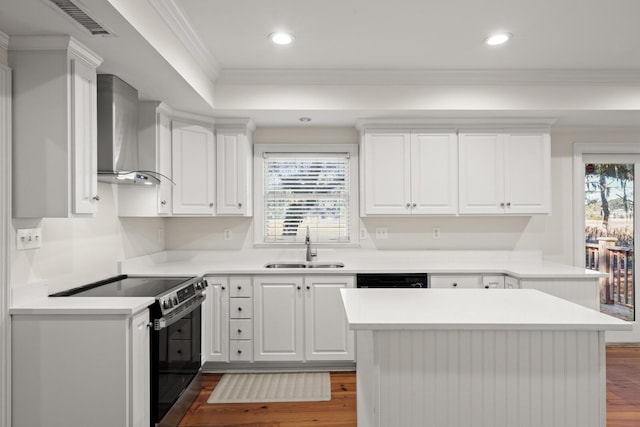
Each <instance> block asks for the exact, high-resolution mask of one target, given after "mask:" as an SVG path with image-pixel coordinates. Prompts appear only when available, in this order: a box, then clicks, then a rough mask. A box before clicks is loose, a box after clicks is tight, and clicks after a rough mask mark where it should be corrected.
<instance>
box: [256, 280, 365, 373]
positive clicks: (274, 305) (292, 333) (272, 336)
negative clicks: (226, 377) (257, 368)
mask: <svg viewBox="0 0 640 427" xmlns="http://www.w3.org/2000/svg"><path fill="white" fill-rule="evenodd" d="M354 285H355V281H354V278H353V277H352V276H306V277H302V276H279V277H266V276H265V277H256V278H254V284H253V286H254V316H255V318H254V337H255V346H254V359H255V360H256V361H268V360H277V361H286V360H298V361H301V360H307V361H314V360H347V361H348V360H354V357H355V351H354V342H355V339H354V335H353V332H352V331H350V330H349V327H348V325H347V320H346V315H345V313H344V308H343V306H342V300H341V297H340V289H342V288H352V287H354Z"/></svg>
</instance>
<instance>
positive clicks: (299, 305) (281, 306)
mask: <svg viewBox="0 0 640 427" xmlns="http://www.w3.org/2000/svg"><path fill="white" fill-rule="evenodd" d="M303 282H304V278H303V277H301V276H269V277H255V278H254V282H253V287H254V304H255V310H254V313H255V320H254V338H255V339H254V349H253V358H254V359H255V360H256V361H269V360H272V361H274V360H277V361H285V360H290V361H293V360H297V361H301V360H303V358H304V353H303V338H304V323H303V322H304V306H303V293H304V291H303Z"/></svg>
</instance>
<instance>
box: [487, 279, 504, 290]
mask: <svg viewBox="0 0 640 427" xmlns="http://www.w3.org/2000/svg"><path fill="white" fill-rule="evenodd" d="M482 287H483V288H485V289H502V288H504V276H482Z"/></svg>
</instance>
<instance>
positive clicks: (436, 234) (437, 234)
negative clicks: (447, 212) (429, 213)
mask: <svg viewBox="0 0 640 427" xmlns="http://www.w3.org/2000/svg"><path fill="white" fill-rule="evenodd" d="M432 232H433V238H434V239H439V238H440V227H433V230H432Z"/></svg>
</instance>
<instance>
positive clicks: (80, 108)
mask: <svg viewBox="0 0 640 427" xmlns="http://www.w3.org/2000/svg"><path fill="white" fill-rule="evenodd" d="M101 62H102V59H101V58H100V57H98V56H97V55H95V54H94V53H93V52H91V51H90V50H88V49H87V48H86V47H84V46H82V45H81V44H80V43H78V42H77V41H76V40H74V39H73V38H71V37H69V36H46V37H45V36H42V37H41V36H16V37H12V38H11V41H10V45H9V65H10V67H11V68H12V69H13V118H14V121H13V123H14V126H13V135H14V144H13V155H14V162H13V188H14V190H13V215H14V216H15V217H18V218H20V217H26V218H42V217H62V218H66V217H74V216H93V215H95V213H96V212H97V202H98V200H99V197H98V182H97V86H96V80H97V78H96V67H97V66H98V65H99V64H100V63H101Z"/></svg>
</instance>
